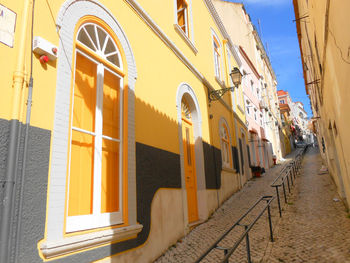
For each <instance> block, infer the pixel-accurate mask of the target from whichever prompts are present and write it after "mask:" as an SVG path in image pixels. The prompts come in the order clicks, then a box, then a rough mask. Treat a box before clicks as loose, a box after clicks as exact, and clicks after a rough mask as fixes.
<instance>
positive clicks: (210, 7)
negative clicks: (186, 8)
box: [204, 0, 242, 68]
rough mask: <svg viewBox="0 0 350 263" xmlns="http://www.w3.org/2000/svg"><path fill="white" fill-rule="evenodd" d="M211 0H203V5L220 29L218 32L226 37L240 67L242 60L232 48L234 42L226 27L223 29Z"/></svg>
mask: <svg viewBox="0 0 350 263" xmlns="http://www.w3.org/2000/svg"><path fill="white" fill-rule="evenodd" d="M211 1H212V0H204V3H205V5H206V6H207V8H208V10H209V13H210V15H211V16H212V18H213V19H214V21H215V24H216V25H217V26H218V28H219V30H220V33H221V34H222V36H223V37H224V38H225V39H227V41H228V45H229V48H230V50H231V52H232V54H233V56H234V57H235V60H236V62H237V64H238V67H239V68H240V67H241V65H242V61H241V59H240V58H239V56H238V53H237V51H236V50H235V49H234V44H233V42H232V40H231V38H230V36H229V34H228V33H227V31H226V29H225V26H224V24H223V23H222V21H221V19H220V17H219V15H218V13H217V12H216V9H215V7H214V5H213V3H212V2H211Z"/></svg>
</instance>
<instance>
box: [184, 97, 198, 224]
mask: <svg viewBox="0 0 350 263" xmlns="http://www.w3.org/2000/svg"><path fill="white" fill-rule="evenodd" d="M182 140H183V149H184V168H185V182H186V191H187V208H188V221H189V222H190V223H191V222H195V221H197V220H198V205H197V178H196V169H195V167H196V165H195V154H194V138H193V127H192V119H191V113H190V111H189V108H188V105H187V103H186V102H185V101H183V103H182Z"/></svg>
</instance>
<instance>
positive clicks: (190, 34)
mask: <svg viewBox="0 0 350 263" xmlns="http://www.w3.org/2000/svg"><path fill="white" fill-rule="evenodd" d="M185 2H187V17H186V24H187V26H186V33H185V32H184V31H183V30H182V28H181V26H180V25H179V24H178V19H177V13H178V10H177V0H174V29H175V31H176V32H177V33H178V34H179V35H180V37H181V38H182V39H183V40H184V41H185V43H186V44H187V45H188V47H189V48H190V49H191V50H192V51H193V53H194V54H197V53H198V50H197V48H196V46H195V39H194V30H193V18H192V0H185Z"/></svg>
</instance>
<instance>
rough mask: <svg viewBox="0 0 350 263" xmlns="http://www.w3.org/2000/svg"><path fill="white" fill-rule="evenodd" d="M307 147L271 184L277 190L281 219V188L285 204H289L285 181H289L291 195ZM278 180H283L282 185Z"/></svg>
mask: <svg viewBox="0 0 350 263" xmlns="http://www.w3.org/2000/svg"><path fill="white" fill-rule="evenodd" d="M306 149H307V146H306V147H304V148H303V150H301V151H300V152H299V153H298V154H297V155H296V156H295V158H294V160H293V161H291V162H290V163H288V164H287V165H286V166H285V167H283V169H282V170H281V171H280V173H279V175H278V176H277V177H276V178H275V180H274V181H273V182H272V183H271V187H275V189H276V197H277V204H278V211H279V214H280V217H282V208H281V201H280V194H279V187H281V186H282V190H283V195H284V202H285V203H287V193H286V186H285V181H287V187H288V192H289V193H290V189H291V186H294V181H295V179H296V176H297V174H298V173H299V171H300V169H301V161H302V158H303V156H304V154H305V152H306ZM278 180H281V181H280V183H277V181H278Z"/></svg>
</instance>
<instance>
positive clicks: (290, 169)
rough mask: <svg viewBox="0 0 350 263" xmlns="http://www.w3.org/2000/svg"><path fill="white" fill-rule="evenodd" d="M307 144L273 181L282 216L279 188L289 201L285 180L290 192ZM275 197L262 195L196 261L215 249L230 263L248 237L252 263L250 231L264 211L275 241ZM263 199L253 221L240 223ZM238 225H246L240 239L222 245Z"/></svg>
mask: <svg viewBox="0 0 350 263" xmlns="http://www.w3.org/2000/svg"><path fill="white" fill-rule="evenodd" d="M306 149H307V146H306V147H304V149H303V150H302V151H300V152H299V153H298V154H297V155H296V156H295V158H294V160H293V161H291V162H290V163H288V164H286V165H285V166H284V167H283V168H282V170H281V171H280V172H279V175H278V176H277V178H275V180H274V181H273V182H272V184H271V187H275V188H276V194H277V201H278V209H279V213H280V216H281V217H282V210H281V204H280V197H279V191H278V188H279V187H281V186H282V188H283V193H284V199H285V202H286V203H287V195H286V188H285V181H287V185H288V190H289V192H290V184H291V185H292V186H293V185H294V182H295V179H296V175H297V174H298V173H299V171H300V169H301V161H302V157H303V156H304V154H305V152H306ZM279 179H281V183H279V184H277V181H278V180H279ZM274 199H275V197H274V196H262V197H261V198H260V199H258V200H257V201H256V202H255V203H254V204H253V205H252V206H251V207H250V208H249V209H248V210H247V211H246V212H245V213H244V214H243V215H242V216H241V217H240V218H239V219H238V220H237V221H236V222H235V223H234V224H233V225H232V226H231V227H230V228H229V229H228V230H226V231H225V232H224V233H223V234H222V235H221V236H220V237H219V238H218V239H217V240H216V241H215V242H214V243H213V244H212V245H211V246H210V247H209V248H208V249H207V250H206V251H205V252H204V253H203V254H202V255H201V256H200V257H199V258H198V259H197V260H196V261H195V263H199V262H200V261H201V260H202V259H204V258H205V257H206V256H207V255H208V254H209V253H210V252H211V251H212V250H213V249H218V250H223V251H224V259H223V260H222V261H221V263H228V260H229V258H230V256H231V255H232V254H233V252H235V250H236V249H237V248H238V246H239V245H240V243H241V242H242V240H243V239H244V238H245V239H246V250H247V259H248V263H251V257H250V242H249V231H250V230H251V229H252V228H253V226H254V225H255V223H256V222H257V221H258V220H259V218H260V217H261V216H262V215H263V214H264V212H265V211H266V209H267V211H268V219H269V228H270V240H271V242H274V239H273V230H272V220H271V207H270V206H271V202H272V201H273V200H274ZM262 201H266V205H265V207H264V208H263V209H262V210H261V212H260V213H259V215H257V216H256V217H255V219H254V220H253V222H251V223H250V224H248V225H244V224H240V222H241V221H242V220H243V219H244V218H245V217H246V216H247V215H248V214H249V213H250V212H251V211H252V210H253V209H254V208H255V207H256V206H257V205H258V204H259V203H260V202H262ZM236 226H244V229H245V230H244V232H243V234H242V235H241V236H240V237H239V238H238V240H237V241H236V242H235V243H234V245H233V246H232V247H221V246H219V245H218V244H219V243H220V242H221V241H222V240H223V239H224V238H225V237H226V236H227V235H228V234H229V233H230V232H231V231H232V230H233V229H234V228H235V227H236Z"/></svg>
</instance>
